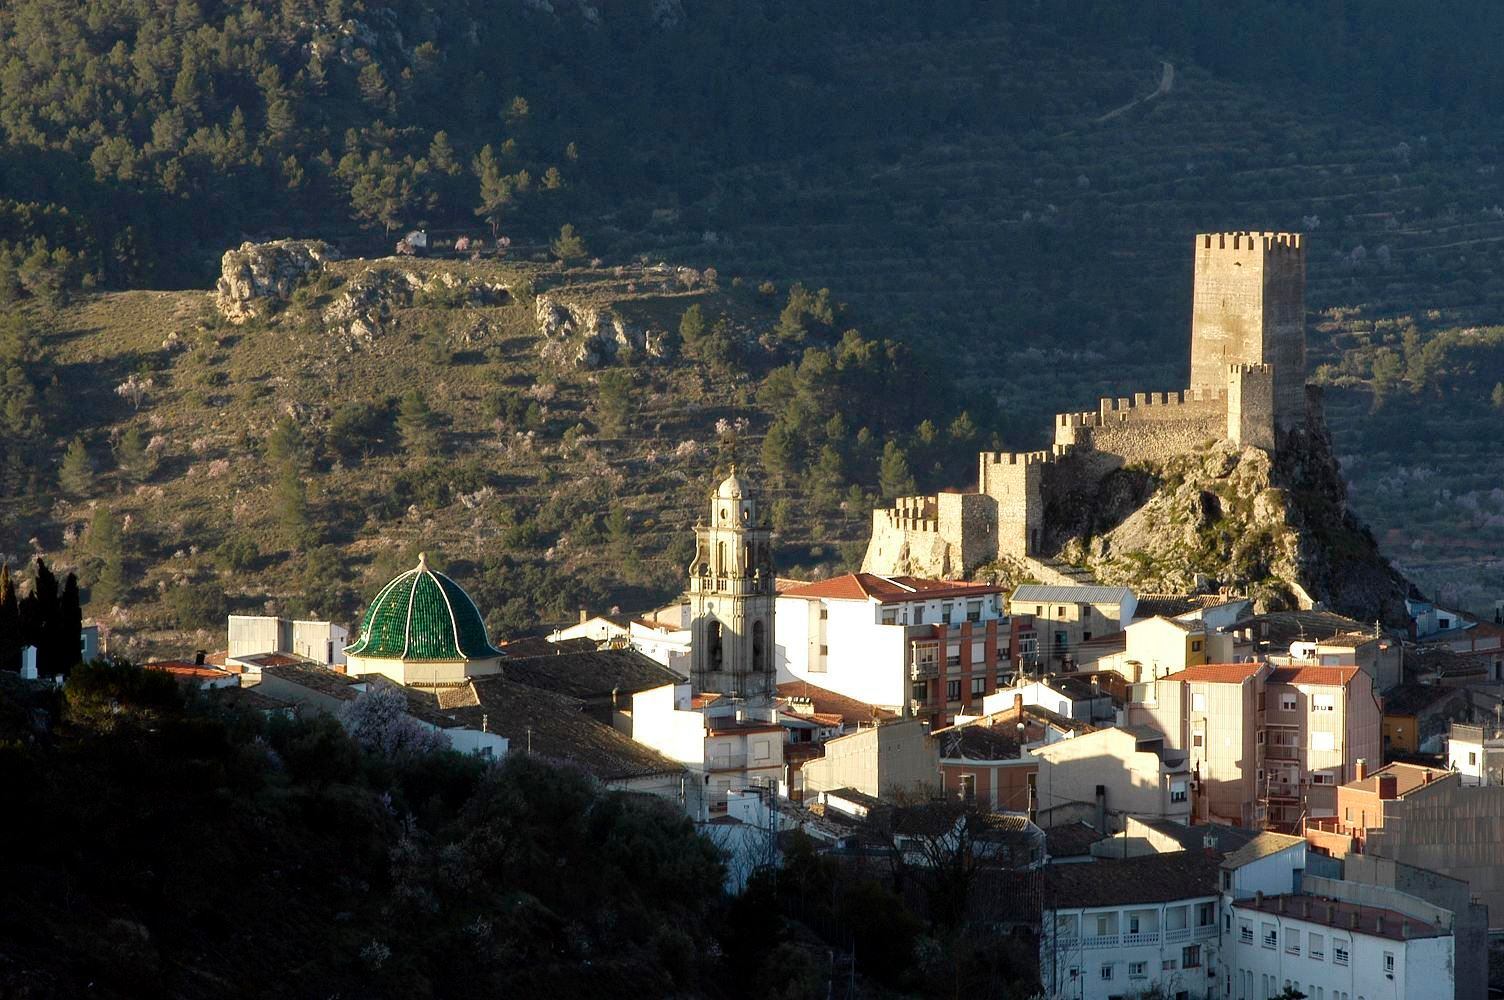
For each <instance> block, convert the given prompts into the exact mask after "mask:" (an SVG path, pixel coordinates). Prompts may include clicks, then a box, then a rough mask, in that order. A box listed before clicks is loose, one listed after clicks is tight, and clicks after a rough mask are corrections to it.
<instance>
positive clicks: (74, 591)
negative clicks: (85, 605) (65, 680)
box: [49, 573, 84, 674]
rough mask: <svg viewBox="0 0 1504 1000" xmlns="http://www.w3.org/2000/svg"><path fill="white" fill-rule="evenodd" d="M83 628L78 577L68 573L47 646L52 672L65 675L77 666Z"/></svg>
mask: <svg viewBox="0 0 1504 1000" xmlns="http://www.w3.org/2000/svg"><path fill="white" fill-rule="evenodd" d="M83 628H84V613H83V609H82V608H81V607H80V606H79V598H78V576H77V575H75V574H73V573H69V574H68V576H67V578H66V579H64V580H63V592H62V595H61V596H60V597H59V598H58V602H57V616H56V618H55V621H54V625H53V628H52V637H51V638H52V641H51V643H50V644H49V645H50V647H51V648H50V650H49V652H50V653H51V656H52V664H51V666H52V672H53V673H55V674H66V673H67V672H68V671H69V670H71V669H72V668H73V667H75V666H77V664H78V662H79V659H80V656H79V651H80V650H79V637H80V635H81V634H82V632H83Z"/></svg>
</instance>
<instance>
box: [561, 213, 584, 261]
mask: <svg viewBox="0 0 1504 1000" xmlns="http://www.w3.org/2000/svg"><path fill="white" fill-rule="evenodd" d="M553 252H554V256H555V257H557V258H559V259H560V260H561V261H563V262H564V263H566V264H572V263H574V262H575V261H577V260H584V259H585V255H586V254H587V253H589V251H588V250H586V249H585V241H584V240H583V239H581V238H580V236H579V234H578V233H576V232H575V231H574V226H572V225H570V224H569V223H567V222H566V223H564V225H563V226H561V227H559V238H558V239H556V240H554V242H553Z"/></svg>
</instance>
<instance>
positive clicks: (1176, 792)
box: [1170, 781, 1186, 802]
mask: <svg viewBox="0 0 1504 1000" xmlns="http://www.w3.org/2000/svg"><path fill="white" fill-rule="evenodd" d="M1185 799H1186V794H1185V782H1183V781H1172V782H1170V801H1171V802H1184V801H1185Z"/></svg>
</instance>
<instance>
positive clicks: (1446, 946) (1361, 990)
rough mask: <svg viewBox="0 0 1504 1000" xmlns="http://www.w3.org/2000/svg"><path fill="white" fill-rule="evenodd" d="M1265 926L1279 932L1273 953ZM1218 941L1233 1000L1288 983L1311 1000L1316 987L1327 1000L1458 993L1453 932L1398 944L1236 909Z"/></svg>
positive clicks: (1259, 998)
mask: <svg viewBox="0 0 1504 1000" xmlns="http://www.w3.org/2000/svg"><path fill="white" fill-rule="evenodd" d="M1317 905H1320V904H1319V903H1318V904H1317ZM1245 922H1247V923H1251V924H1252V928H1253V942H1252V943H1251V944H1250V943H1248V942H1246V941H1244V940H1243V938H1242V932H1241V931H1242V925H1243V923H1245ZM1265 925H1273V927H1274V929H1275V932H1276V934H1277V940H1276V942H1275V947H1273V948H1266V947H1264V944H1263V942H1264V937H1263V935H1264V930H1265ZM1287 930H1294V931H1297V932H1298V933H1299V935H1300V943H1299V954H1293V953H1292V952H1290V951H1289V950H1287V949H1286V946H1285V944H1286V939H1285V932H1286V931H1287ZM1312 934H1317V935H1320V936H1321V939H1322V952H1321V957H1320V958H1313V957H1311V953H1310V952H1311V935H1312ZM1222 940H1223V948H1222V961H1223V967H1224V969H1225V970H1226V972H1227V973H1228V974H1230V976H1231V982H1232V991H1231V997H1232V998H1233V1000H1240V998H1245V997H1246V998H1252V1000H1264V998H1265V997H1267V996H1271V995H1273V994H1275V993H1278V992H1279V991H1280V990H1282V989H1284V985H1285V983H1286V982H1287V981H1288V982H1289V983H1290V984H1291V985H1292V986H1293V985H1295V984H1297V983H1298V984H1299V986H1300V990H1301V991H1302V992H1303V993H1305V994H1306V996H1307V997H1311V998H1313V1000H1314V998H1315V997H1316V996H1317V993H1316V991H1317V989H1320V990H1321V991H1322V996H1324V997H1325V1000H1341V994H1344V993H1345V994H1347V996H1348V998H1350V1000H1359V998H1362V1000H1381V998H1382V1000H1389V998H1391V997H1417V998H1418V997H1437V998H1442V997H1451V996H1453V995H1454V993H1455V990H1456V985H1455V976H1454V972H1453V969H1452V959H1453V947H1454V945H1453V942H1454V938H1453V937H1452V936H1451V935H1446V936H1443V937H1434V938H1412V939H1410V940H1408V941H1395V940H1392V939H1390V938H1387V937H1377V936H1374V935H1369V934H1362V933H1354V932H1353V931H1352V930H1351V929H1350V928H1343V927H1328V926H1326V925H1325V924H1320V923H1316V922H1314V921H1308V920H1303V919H1301V918H1299V917H1295V916H1292V915H1290V914H1279V913H1262V912H1259V911H1257V910H1245V909H1239V908H1234V909H1233V910H1232V928H1231V929H1230V930H1227V931H1224V932H1223V938H1222ZM1339 944H1345V945H1346V946H1347V951H1348V964H1347V965H1345V966H1342V965H1338V964H1337V963H1336V946H1337V945H1339ZM1386 952H1388V953H1390V954H1392V955H1393V956H1394V978H1393V979H1390V978H1389V977H1388V975H1387V974H1386V973H1385V971H1384V954H1385V953H1386ZM1266 976H1268V977H1269V979H1267V980H1266V979H1265V978H1264V977H1266ZM1250 981H1251V989H1250V987H1249V984H1250ZM1266 984H1267V985H1266Z"/></svg>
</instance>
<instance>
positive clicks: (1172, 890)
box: [1039, 851, 1219, 1000]
mask: <svg viewBox="0 0 1504 1000" xmlns="http://www.w3.org/2000/svg"><path fill="white" fill-rule="evenodd" d="M1043 899H1044V906H1043V907H1042V911H1041V914H1040V935H1039V978H1040V980H1041V982H1042V983H1043V986H1044V995H1045V996H1046V997H1048V998H1050V1000H1114V998H1121V997H1126V996H1137V995H1141V994H1147V993H1148V991H1150V990H1153V989H1154V988H1156V987H1157V988H1158V989H1159V990H1160V993H1159V994H1158V995H1160V996H1165V997H1179V996H1185V997H1192V996H1194V997H1198V998H1200V997H1205V996H1207V995H1208V994H1210V993H1213V992H1215V990H1216V987H1217V980H1218V976H1217V969H1218V967H1219V966H1218V952H1217V949H1218V937H1219V935H1218V929H1217V923H1218V921H1217V908H1218V907H1217V904H1218V896H1217V859H1216V858H1215V857H1214V856H1208V855H1207V854H1205V853H1203V852H1201V851H1178V852H1175V853H1172V854H1151V855H1147V856H1144V857H1138V858H1129V859H1127V860H1122V861H1095V862H1092V863H1090V864H1070V865H1055V866H1052V867H1051V869H1050V870H1049V874H1048V877H1047V882H1046V888H1045V890H1044V893H1043Z"/></svg>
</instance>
